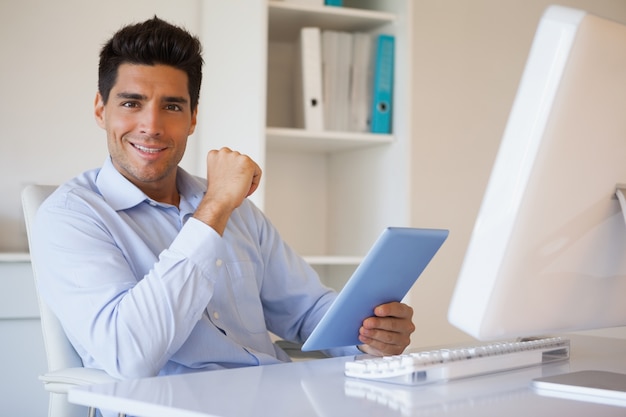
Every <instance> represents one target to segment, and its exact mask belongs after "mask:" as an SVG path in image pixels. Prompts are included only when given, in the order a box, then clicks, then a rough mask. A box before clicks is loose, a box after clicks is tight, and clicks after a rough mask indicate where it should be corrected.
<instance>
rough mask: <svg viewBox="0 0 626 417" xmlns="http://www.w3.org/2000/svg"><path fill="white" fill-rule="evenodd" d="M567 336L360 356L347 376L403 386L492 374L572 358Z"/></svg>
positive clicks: (348, 366) (348, 365) (354, 361)
mask: <svg viewBox="0 0 626 417" xmlns="http://www.w3.org/2000/svg"><path fill="white" fill-rule="evenodd" d="M569 351H570V342H569V339H567V338H562V337H550V338H542V339H534V340H523V341H515V342H494V343H485V344H479V345H475V346H461V347H454V348H443V349H436V350H429V351H419V352H410V353H403V354H401V355H394V356H378V357H373V356H368V355H364V356H359V357H356V358H355V359H354V360H353V361H349V362H346V364H345V371H344V373H345V375H346V376H348V377H352V378H360V379H367V380H376V381H382V382H390V383H395V384H403V385H422V384H431V383H436V382H445V381H449V380H452V379H458V378H467V377H472V376H478V375H485V374H492V373H496V372H503V371H508V370H513V369H518V368H524V367H528V366H534V365H543V364H547V363H552V362H556V361H563V360H567V359H569Z"/></svg>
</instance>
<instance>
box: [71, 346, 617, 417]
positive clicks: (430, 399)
mask: <svg viewBox="0 0 626 417" xmlns="http://www.w3.org/2000/svg"><path fill="white" fill-rule="evenodd" d="M570 338H571V341H572V350H571V355H570V356H571V358H570V360H569V362H565V363H562V364H558V365H557V364H552V365H545V366H543V367H541V366H537V367H533V368H527V369H523V370H518V371H511V372H505V373H500V374H494V375H487V376H482V377H474V378H469V379H465V380H457V381H453V382H449V383H446V384H438V385H432V386H424V387H404V386H399V385H392V384H387V383H374V382H364V381H359V380H355V379H351V378H346V377H344V375H343V369H344V362H345V361H346V360H348V359H350V358H332V359H319V360H314V361H305V362H295V363H289V364H281V365H270V366H263V367H250V368H241V369H233V370H224V371H210V372H202V373H196V374H187V375H176V376H168V377H157V378H146V379H140V380H134V381H122V382H118V383H115V384H106V385H99V386H92V387H81V388H76V389H73V390H72V391H71V392H70V394H69V400H70V402H73V403H76V404H82V405H92V406H96V407H98V408H109V409H114V410H115V411H121V412H124V413H127V414H128V415H136V416H142V417H176V416H180V417H201V416H220V417H246V416H269V415H271V416H275V417H283V416H284V417H293V416H298V417H307V416H316V417H325V416H384V417H393V416H403V417H406V416H422V415H428V416H440V415H446V416H464V417H468V416H490V415H491V416H497V415H499V416H507V417H515V416H524V417H526V416H533V417H535V416H557V415H558V416H585V417H588V416H594V417H599V416H621V417H624V416H626V407H616V406H609V405H604V404H597V403H590V402H582V401H574V400H565V399H559V398H553V397H545V396H541V395H538V394H537V393H536V392H534V391H533V389H532V388H531V387H530V381H531V379H533V378H537V377H540V376H546V375H552V374H558V373H564V372H568V371H577V370H583V369H597V370H607V371H614V372H621V373H626V340H622V339H608V338H598V337H589V336H571V337H570Z"/></svg>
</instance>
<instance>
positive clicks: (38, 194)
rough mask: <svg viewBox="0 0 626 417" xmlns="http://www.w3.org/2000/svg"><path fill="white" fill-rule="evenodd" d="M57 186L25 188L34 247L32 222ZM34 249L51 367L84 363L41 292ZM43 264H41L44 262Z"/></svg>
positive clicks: (26, 214)
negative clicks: (42, 297)
mask: <svg viewBox="0 0 626 417" xmlns="http://www.w3.org/2000/svg"><path fill="white" fill-rule="evenodd" d="M56 188H57V187H56V186H54V185H34V184H31V185H28V186H26V188H24V190H23V191H22V208H23V210H24V221H25V223H26V234H27V236H28V244H29V246H30V247H32V238H31V237H32V236H31V233H32V226H33V224H34V221H35V214H36V213H37V210H38V209H39V206H40V205H41V203H43V201H44V200H45V199H46V198H47V197H48V196H49V195H50V194H52V192H53V191H54V190H55V189H56ZM33 261H34V260H33V258H32V251H31V264H32V267H33V275H34V277H35V289H36V291H37V300H38V301H39V314H40V316H41V329H42V331H43V342H44V347H45V351H46V359H47V362H48V371H56V370H59V369H65V368H74V367H82V366H83V362H82V360H81V359H80V356H79V355H78V353H76V350H74V347H73V346H72V344H71V343H70V341H69V340H68V338H67V336H66V334H65V330H63V326H61V323H60V322H59V319H58V318H57V316H56V315H55V314H54V313H53V312H52V310H51V309H50V307H48V305H47V304H46V303H45V302H44V301H43V300H42V299H41V297H40V296H39V283H38V281H37V267H36V263H35V262H33ZM40 267H41V266H40Z"/></svg>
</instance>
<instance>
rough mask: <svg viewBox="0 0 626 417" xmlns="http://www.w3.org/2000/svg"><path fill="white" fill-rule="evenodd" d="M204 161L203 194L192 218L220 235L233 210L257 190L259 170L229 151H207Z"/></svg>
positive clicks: (227, 149)
mask: <svg viewBox="0 0 626 417" xmlns="http://www.w3.org/2000/svg"><path fill="white" fill-rule="evenodd" d="M206 161H207V184H208V185H207V191H206V194H205V195H204V198H203V200H202V202H201V203H200V205H199V206H198V209H197V210H196V212H195V213H194V217H195V218H197V219H198V220H201V221H203V222H204V223H206V224H208V225H209V226H211V227H212V228H213V229H215V231H216V232H218V233H219V234H220V235H222V234H223V233H224V229H225V228H226V223H227V222H228V219H229V218H230V215H231V213H232V212H233V210H235V209H236V208H237V207H239V206H240V205H241V203H242V202H243V200H244V199H245V198H246V197H248V196H250V195H251V194H252V193H253V192H254V191H255V190H256V189H257V188H258V186H259V183H260V182H261V168H259V166H258V165H257V163H256V162H254V161H253V160H252V159H250V158H249V157H248V156H246V155H243V154H241V153H239V152H236V151H232V150H230V149H229V148H222V149H220V150H212V151H210V152H209V153H208V155H207V158H206Z"/></svg>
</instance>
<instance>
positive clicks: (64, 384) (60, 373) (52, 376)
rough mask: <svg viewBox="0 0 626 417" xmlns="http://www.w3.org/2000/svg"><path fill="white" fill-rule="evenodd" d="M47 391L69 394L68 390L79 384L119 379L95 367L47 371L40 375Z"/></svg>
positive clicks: (100, 382)
mask: <svg viewBox="0 0 626 417" xmlns="http://www.w3.org/2000/svg"><path fill="white" fill-rule="evenodd" d="M39 379H40V380H41V381H43V383H44V387H45V389H46V391H51V392H56V393H60V394H67V390H68V389H69V388H71V387H73V386H77V385H95V384H105V383H108V382H115V381H117V379H116V378H113V377H112V376H110V375H109V374H107V373H106V372H104V371H103V370H101V369H93V368H82V367H79V368H66V369H59V370H57V371H52V372H46V373H45V374H43V375H40V376H39Z"/></svg>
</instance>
